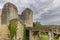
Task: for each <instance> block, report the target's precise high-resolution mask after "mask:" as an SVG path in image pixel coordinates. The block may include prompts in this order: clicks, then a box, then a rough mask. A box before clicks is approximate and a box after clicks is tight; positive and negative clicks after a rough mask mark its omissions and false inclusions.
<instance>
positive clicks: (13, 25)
mask: <svg viewBox="0 0 60 40" xmlns="http://www.w3.org/2000/svg"><path fill="white" fill-rule="evenodd" d="M17 26H18V24H17V22H15V21H12V20H11V21H10V22H9V31H10V40H14V36H16V31H17Z"/></svg>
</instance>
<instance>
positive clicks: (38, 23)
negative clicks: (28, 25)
mask: <svg viewBox="0 0 60 40" xmlns="http://www.w3.org/2000/svg"><path fill="white" fill-rule="evenodd" d="M33 26H34V27H35V26H37V27H40V26H41V24H40V22H38V21H37V22H33Z"/></svg>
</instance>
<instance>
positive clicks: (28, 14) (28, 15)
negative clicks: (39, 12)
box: [21, 8, 33, 27]
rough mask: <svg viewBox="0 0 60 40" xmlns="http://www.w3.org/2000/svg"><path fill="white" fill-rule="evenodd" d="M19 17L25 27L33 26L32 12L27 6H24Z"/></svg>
mask: <svg viewBox="0 0 60 40" xmlns="http://www.w3.org/2000/svg"><path fill="white" fill-rule="evenodd" d="M21 19H22V20H23V23H25V25H26V27H33V12H32V10H30V9H29V8H26V9H25V10H24V11H23V12H22V14H21Z"/></svg>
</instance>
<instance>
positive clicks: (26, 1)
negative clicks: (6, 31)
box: [0, 0, 60, 25]
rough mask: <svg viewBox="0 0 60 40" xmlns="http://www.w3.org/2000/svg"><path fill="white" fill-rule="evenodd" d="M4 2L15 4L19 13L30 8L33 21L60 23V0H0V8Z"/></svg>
mask: <svg viewBox="0 0 60 40" xmlns="http://www.w3.org/2000/svg"><path fill="white" fill-rule="evenodd" d="M6 2H11V3H13V4H15V5H16V6H17V8H18V12H19V14H21V12H22V11H23V10H24V9H25V8H30V9H31V10H32V11H33V21H39V22H41V24H49V25H51V24H57V25H60V0H0V8H1V9H2V7H3V5H4V4H5V3H6Z"/></svg>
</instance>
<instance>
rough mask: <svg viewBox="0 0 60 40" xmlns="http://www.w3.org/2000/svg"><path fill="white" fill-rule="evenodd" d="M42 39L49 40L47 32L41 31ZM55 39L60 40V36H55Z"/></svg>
mask: <svg viewBox="0 0 60 40" xmlns="http://www.w3.org/2000/svg"><path fill="white" fill-rule="evenodd" d="M41 40H48V35H47V34H45V33H41ZM54 40H60V37H59V38H57V39H56V38H54Z"/></svg>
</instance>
